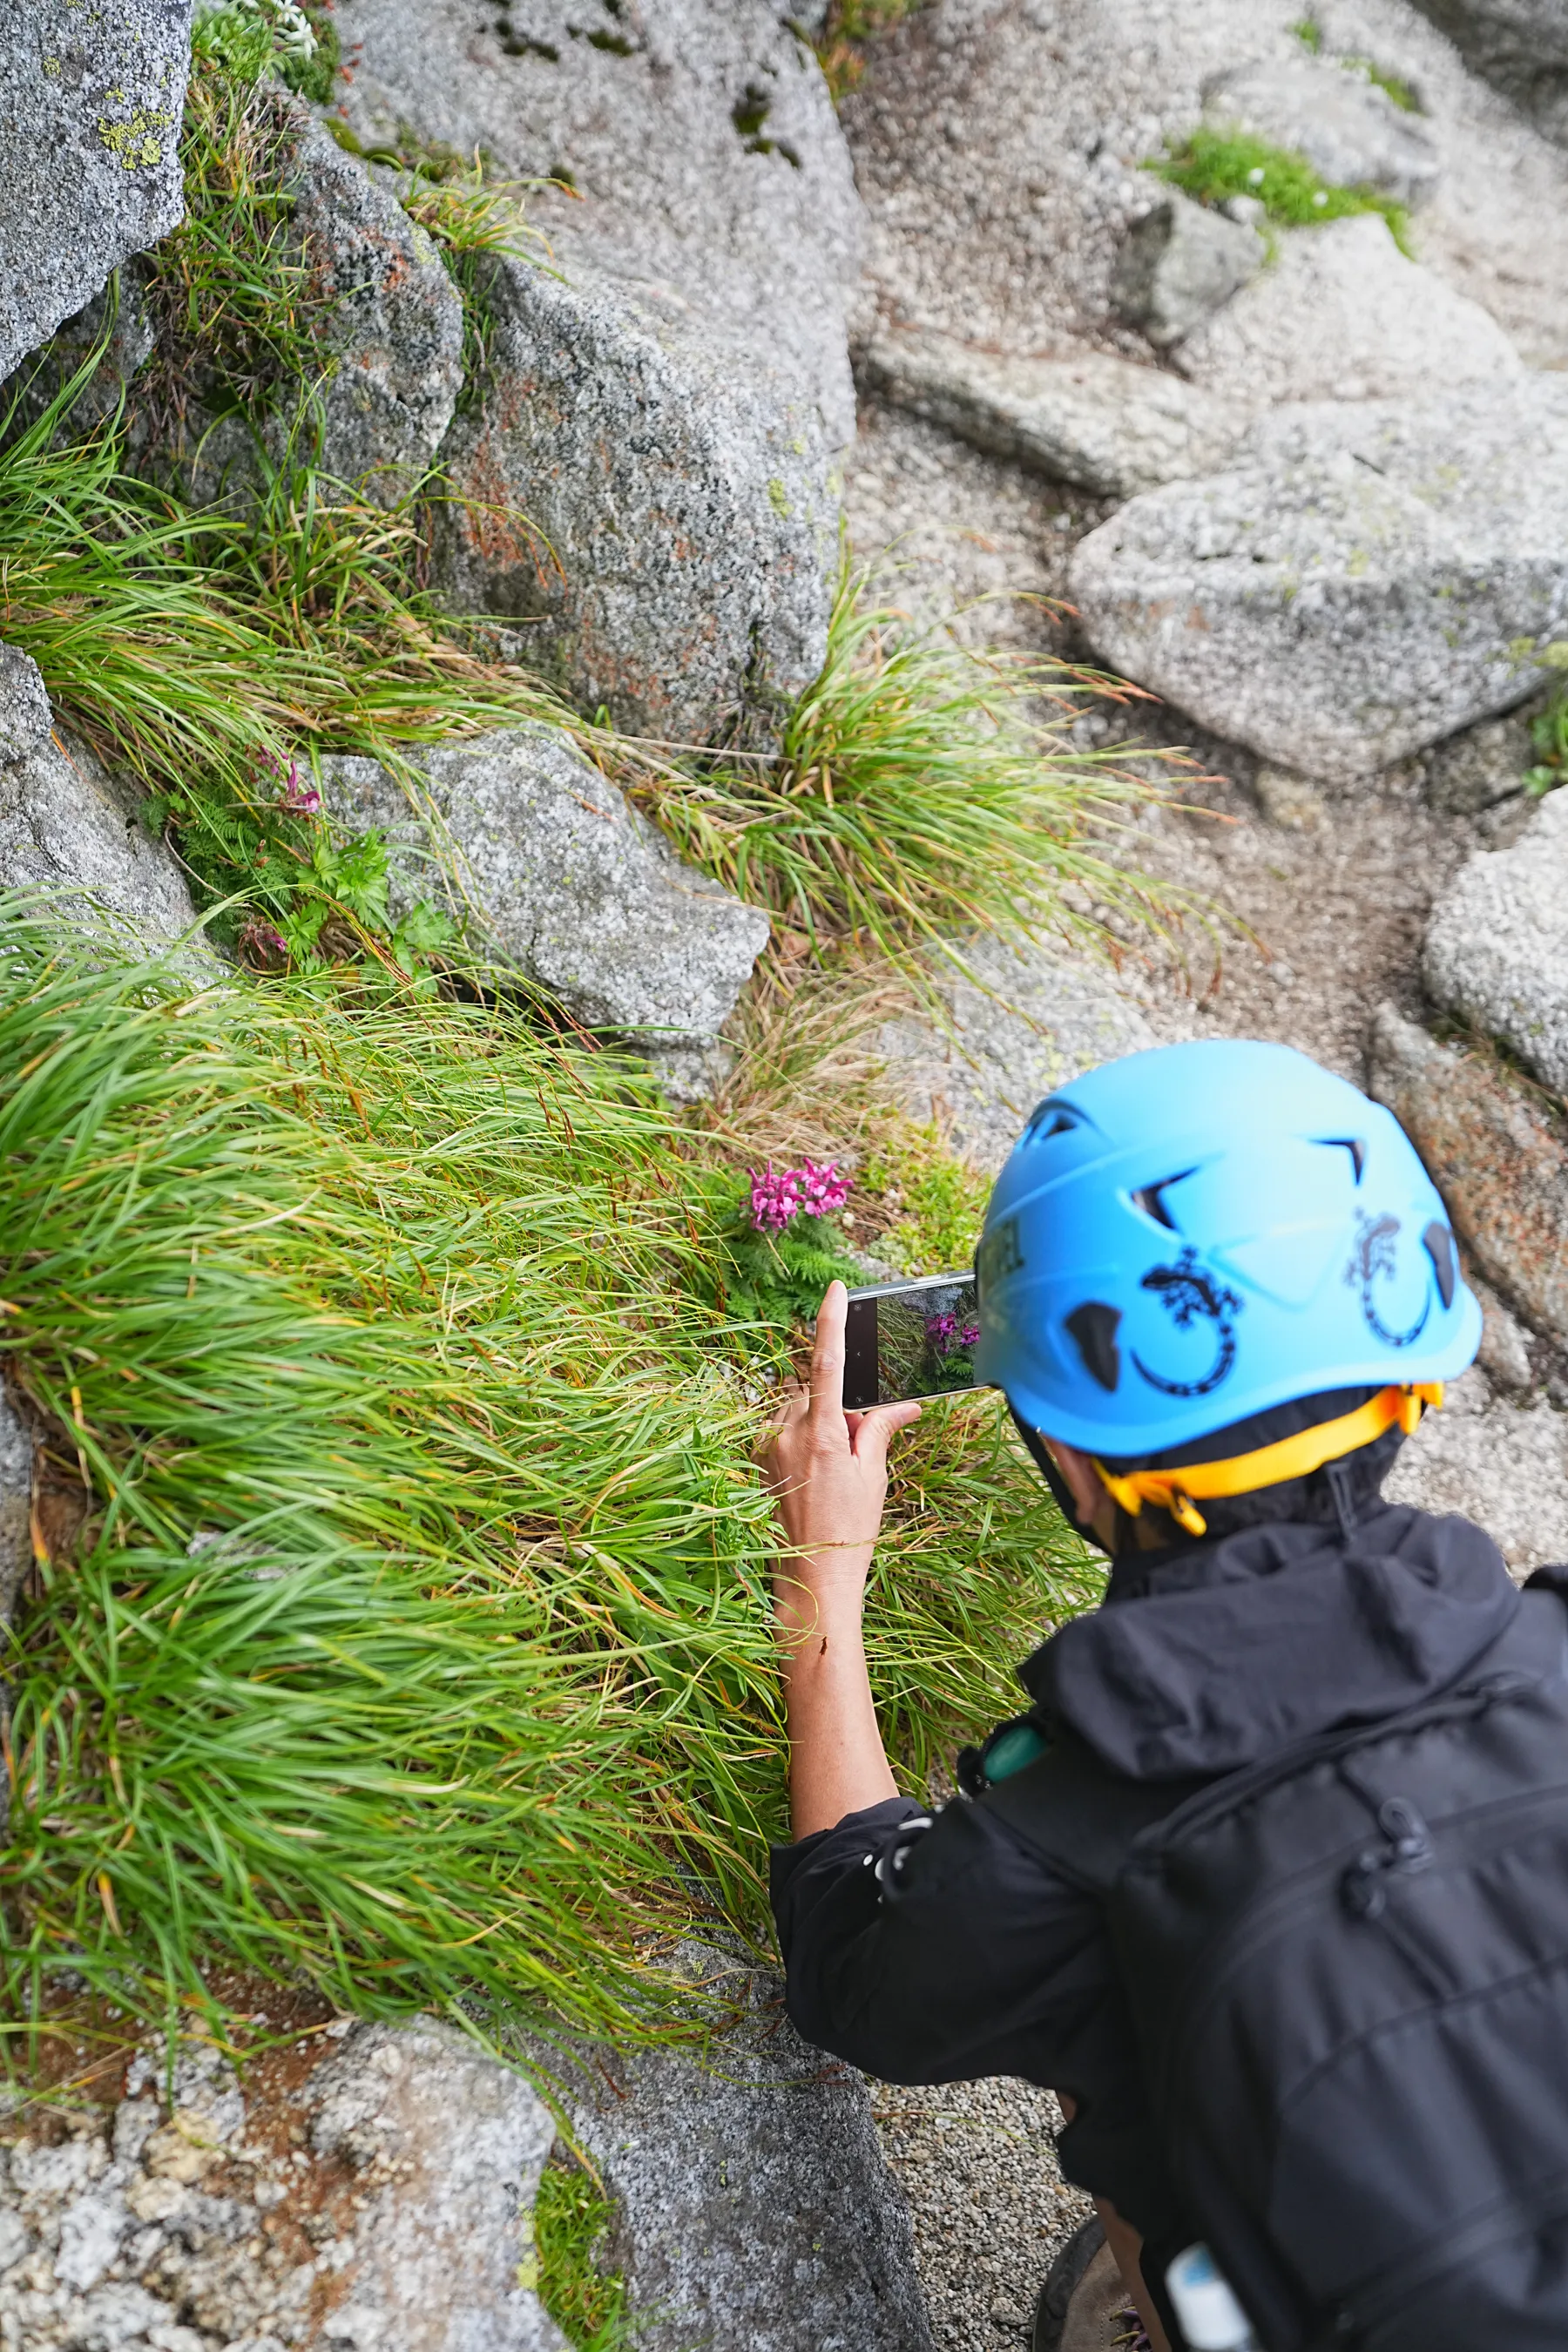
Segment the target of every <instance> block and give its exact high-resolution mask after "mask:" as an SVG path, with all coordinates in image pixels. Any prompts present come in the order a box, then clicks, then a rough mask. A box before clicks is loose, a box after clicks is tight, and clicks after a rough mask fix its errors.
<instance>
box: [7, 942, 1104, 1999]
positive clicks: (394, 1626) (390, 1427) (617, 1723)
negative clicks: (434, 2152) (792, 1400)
mask: <svg viewBox="0 0 1568 2352" xmlns="http://www.w3.org/2000/svg"><path fill="white" fill-rule="evenodd" d="M0 920H3V921H4V922H5V926H6V941H7V955H6V958H5V962H4V964H3V966H0V1104H3V1105H4V1108H3V1110H0V1237H3V1255H0V1300H3V1302H4V1305H3V1308H0V1357H3V1359H4V1362H5V1369H6V1370H7V1372H8V1375H9V1377H10V1378H11V1379H12V1380H13V1381H16V1383H17V1384H18V1385H19V1386H20V1388H21V1390H22V1391H23V1392H24V1393H25V1395H26V1397H27V1398H28V1399H29V1400H30V1402H31V1403H32V1405H33V1407H34V1409H35V1410H36V1411H37V1412H39V1413H40V1414H41V1415H42V1416H43V1417H44V1420H45V1423H46V1425H47V1428H48V1430H49V1431H50V1432H51V1433H52V1436H51V1441H50V1449H49V1459H50V1463H51V1465H53V1466H52V1468H51V1469H50V1472H49V1479H50V1480H52V1481H53V1482H54V1486H56V1487H58V1491H59V1492H61V1493H63V1494H65V1495H66V1496H71V1495H74V1496H77V1497H78V1498H79V1501H81V1502H85V1503H86V1505H87V1507H88V1516H87V1518H86V1522H85V1525H84V1527H83V1528H82V1530H81V1533H80V1536H79V1539H78V1540H77V1541H76V1542H75V1543H74V1544H73V1543H68V1542H61V1543H59V1544H58V1545H57V1546H56V1547H55V1549H54V1556H53V1557H52V1558H50V1559H47V1561H46V1562H45V1563H44V1564H43V1565H42V1567H41V1568H40V1570H39V1572H38V1577H37V1591H36V1594H35V1597H34V1598H33V1599H32V1600H31V1601H30V1602H29V1603H28V1604H27V1605H26V1608H25V1609H24V1612H23V1613H22V1616H21V1619H20V1622H19V1624H18V1627H17V1629H16V1636H15V1645H14V1651H13V1654H12V1656H11V1658H10V1660H9V1662H8V1664H7V1669H6V1674H7V1680H8V1682H9V1684H10V1688H11V1706H12V1713H11V1722H10V1730H9V1740H10V1759H11V1770H12V1788H13V1796H12V1808H11V1822H10V1831H9V1838H10V1843H9V1845H8V1846H7V1847H6V1848H5V1851H4V1852H3V1853H0V1888H3V1889H4V1895H3V1903H4V1919H3V1933H0V1949H3V1959H0V1986H3V1990H4V1995H5V2000H6V2003H7V2006H8V2010H9V2012H10V2013H11V2014H13V2015H16V2016H20V2017H21V2018H22V2019H24V2020H26V2018H27V2017H28V2016H30V2015H36V2014H37V2012H38V2011H39V2010H40V2009H41V2008H42V2007H44V2006H45V2005H47V2000H48V1997H49V1993H50V1990H51V1988H52V1987H53V1986H54V1985H55V1984H56V1983H57V1982H58V1979H59V1978H60V1975H61V1973H62V1972H63V1971H70V1972H74V1975H75V1977H78V1978H80V1979H85V1980H86V1983H87V1984H88V1986H89V1989H93V1988H96V1989H98V1990H108V1991H110V1992H111V1993H112V1997H113V1998H115V1999H116V2000H120V2001H121V2003H125V2002H129V2003H131V2004H132V2006H135V2007H140V2008H142V2009H143V2010H156V2009H159V2008H161V2007H162V2006H163V2004H164V2003H166V2002H167V2001H168V2000H176V1999H196V2000H202V1999H203V1998H204V1997H205V1996H204V1992H203V1986H204V1971H205V1970H207V1969H213V1968H215V1967H216V1968H222V1967H234V1966H239V1967H242V1968H245V1969H252V1970H256V1971H258V1972H260V1973H261V1974H262V1975H264V1976H268V1977H271V1978H276V1979H295V1978H296V1976H297V1975H298V1976H302V1977H303V1978H304V1979H306V1980H308V1981H309V1982H310V1983H311V1984H313V1985H316V1986H318V1987H320V1988H321V1990H323V1991H324V1992H325V1993H326V1994H327V1995H328V1996H329V1997H330V1998H331V2000H334V2001H335V2002H338V2003H341V2004H342V2005H343V2006H345V2007H353V2008H355V2009H359V2010H362V2011H371V2012H379V2013H387V2014H395V2013H402V2012H406V2011H409V2010H412V2009H415V2008H419V2007H427V2008H433V2009H436V2010H437V2011H446V2012H447V2013H448V2014H452V2015H455V2016H458V2018H459V2020H460V2021H462V2020H467V2019H468V2018H469V2017H470V2016H471V2014H472V2000H473V1998H474V1997H475V1996H476V1995H477V1996H479V1998H481V2000H489V2002H491V2003H502V2004H505V2005H506V2006H507V2008H508V2011H509V2013H513V2014H515V2013H517V2012H518V2011H522V2012H523V2013H524V2014H527V2015H531V2016H532V2017H534V2018H535V2019H536V2020H538V2021H545V2022H548V2021H550V2020H552V2019H554V2020H561V2021H565V2022H566V2023H568V2024H570V2025H572V2026H574V2028H576V2029H577V2030H579V2031H586V2032H592V2033H596V2034H608V2035H616V2034H622V2035H631V2036H640V2035H645V2034H648V2033H656V2032H679V2031H689V2030H692V2019H691V2011H690V2007H689V1995H688V1994H685V1993H679V1992H675V1993H672V1991H671V1990H670V1989H669V1988H668V1987H667V1986H666V1984H665V1981H664V1979H663V1978H662V1976H661V1974H660V1971H659V1967H658V1954H659V1951H660V1949H661V1948H663V1939H664V1938H665V1937H669V1936H673V1935H675V1934H678V1933H679V1932H681V1931H683V1930H685V1929H686V1928H687V1927H689V1925H690V1923H691V1921H692V1918H693V1916H703V1915H705V1914H706V1915H707V1916H711V1906H718V1907H719V1908H720V1909H721V1910H722V1911H723V1912H725V1913H726V1914H727V1915H728V1916H731V1918H733V1919H735V1920H737V1921H739V1922H741V1923H742V1924H746V1925H749V1926H750V1927H751V1928H752V1930H753V1932H755V1933H758V1934H759V1935H760V1934H761V1933H762V1932H763V1923H764V1918H765V1913H764V1907H763V1886H762V1877H761V1872H762V1865H763V1857H764V1853H765V1845H766V1840H767V1838H768V1836H769V1835H770V1834H773V1833H776V1832H777V1831H778V1830H779V1828H780V1826H781V1822H782V1804H783V1759H782V1750H781V1734H780V1722H779V1702H778V1696H777V1689H776V1681H775V1674H774V1666H773V1652H772V1643H771V1635H770V1631H769V1622H768V1615H769V1612H768V1599H767V1581H768V1567H769V1555H770V1544H771V1538H770V1531H769V1520H768V1514H767V1507H766V1502H765V1498H764V1497H763V1495H762V1493H761V1492H760V1490H759V1486H758V1483H757V1480H756V1477H755V1475H754V1473H753V1472H752V1468H751V1465H750V1455H751V1448H752V1442H753V1436H754V1430H755V1421H754V1409H753V1407H752V1404H750V1403H749V1402H748V1401H747V1400H748V1396H749V1395H752V1394H754V1393H755V1385H756V1381H757V1379H758V1376H759V1373H760V1372H761V1371H762V1370H763V1369H764V1368H765V1367H766V1366H767V1365H768V1364H770V1363H772V1362H775V1361H776V1360H777V1355H778V1348H779V1335H778V1334H777V1332H776V1330H772V1329H768V1328H754V1327H753V1328H743V1327H739V1326H737V1325H736V1324H735V1323H734V1322H733V1321H732V1320H731V1319H728V1318H723V1317H721V1316H720V1315H718V1314H716V1313H715V1311H714V1310H713V1309H712V1308H711V1307H710V1306H709V1305H708V1304H707V1303H706V1302H707V1301H708V1299H709V1298H710V1297H711V1295H712V1293H713V1289H714V1276H715V1270H716V1267H718V1266H720V1265H721V1262H722V1254H723V1247H724V1244H723V1236H722V1232H721V1228H720V1227H719V1226H718V1224H717V1223H715V1222H713V1221H711V1220H710V1218H709V1216H708V1213H707V1210H706V1206H705V1198H706V1196H705V1194H704V1191H703V1187H702V1184H701V1182H700V1175H701V1167H700V1163H697V1162H694V1160H693V1159H692V1157H691V1155H692V1153H693V1151H694V1150H697V1149H698V1148H699V1147H698V1143H697V1140H696V1139H694V1138H693V1136H692V1135H691V1134H690V1133H689V1131H687V1130H683V1129H677V1128H675V1127H673V1126H672V1125H671V1124H670V1121H669V1119H668V1115H667V1114H666V1113H664V1112H662V1111H661V1110H660V1109H658V1107H657V1106H656V1105H655V1103H654V1102H653V1101H652V1100H651V1098H650V1097H649V1093H648V1090H647V1087H646V1085H639V1084H638V1083H637V1082H636V1081H634V1079H633V1078H632V1077H631V1076H630V1074H629V1073H628V1072H627V1071H626V1070H624V1069H621V1068H617V1066H616V1065H615V1064H614V1063H613V1062H612V1061H611V1060H610V1059H609V1057H607V1056H603V1055H600V1056H590V1057H588V1058H586V1059H584V1058H580V1057H575V1056H573V1055H569V1054H567V1053H566V1052H564V1051H563V1049H562V1048H560V1047H559V1046H557V1045H552V1044H550V1043H549V1042H548V1041H546V1040H543V1039H542V1038H541V1037H540V1036H538V1035H537V1034H532V1033H531V1032H530V1031H529V1030H528V1029H527V1028H525V1027H523V1026H521V1024H509V1023H508V1022H506V1021H505V1020H504V1019H502V1018H500V1016H498V1015H496V1014H494V1013H484V1012H482V1011H480V1010H479V1009H474V1008H469V1009H464V1008H461V1007H458V1006H455V1005H452V1004H449V1003H442V1002H439V1001H430V1000H425V999H417V998H410V997H409V996H408V995H407V994H406V993H405V992H397V991H395V990H393V991H389V992H384V993H383V994H382V995H380V996H379V997H378V996H377V995H375V994H374V992H371V993H368V994H367V993H366V992H363V990H362V991H360V992H358V993H357V994H353V993H344V992H343V990H342V987H341V986H340V985H337V984H332V983H329V982H327V981H325V980H322V981H320V982H315V983H312V984H310V985H309V986H304V985H292V986H280V987H279V988H278V989H276V990H273V991H261V992H258V991H256V990H254V989H249V988H244V987H229V988H226V989H222V990H216V991H213V992H209V993H208V994H206V995H205V996H204V997H202V998H199V999H197V1000H195V1001H190V1000H188V999H183V998H181V997H180V996H179V995H178V994H176V993H174V992H172V991H170V990H168V989H166V988H165V987H163V986H162V985H160V984H159V983H158V982H157V981H156V978H155V976H154V975H153V974H150V973H149V972H148V971H145V970H138V969H135V968H126V967H123V966H121V965H120V964H119V963H117V962H116V961H114V960H113V958H112V957H111V956H110V954H109V953H108V951H107V950H104V949H102V948H92V947H90V946H88V947H84V948H82V949H80V950H75V951H69V950H66V949H65V948H64V947H62V946H61V945H60V944H59V942H58V940H57V939H56V937H55V936H54V934H53V933H52V932H51V931H50V930H49V929H47V928H46V927H44V926H43V925H41V924H38V923H34V922H30V921H29V920H28V919H27V918H26V909H25V908H23V907H22V906H21V905H20V904H18V903H17V902H16V901H15V900H12V901H7V902H5V904H4V905H3V906H0ZM51 1491H52V1490H51ZM1096 1584H1097V1579H1096V1578H1095V1575H1094V1572H1093V1570H1091V1568H1090V1567H1089V1562H1088V1559H1087V1556H1086V1555H1085V1554H1084V1553H1083V1551H1082V1549H1081V1548H1080V1547H1079V1544H1078V1542H1077V1540H1076V1538H1074V1537H1073V1536H1072V1535H1070V1534H1069V1533H1068V1530H1067V1528H1065V1527H1064V1526H1063V1525H1062V1523H1061V1521H1060V1519H1059V1517H1058V1516H1057V1514H1056V1512H1055V1509H1054V1507H1053V1506H1052V1505H1051V1503H1050V1500H1049V1497H1048V1496H1047V1493H1046V1490H1045V1488H1044V1486H1042V1485H1041V1484H1040V1482H1039V1481H1038V1479H1037V1476H1036V1475H1035V1473H1034V1471H1033V1470H1032V1468H1031V1467H1030V1466H1029V1465H1027V1464H1026V1462H1025V1461H1024V1460H1023V1458H1022V1456H1021V1455H1020V1454H1019V1453H1018V1450H1017V1448H1016V1445H1015V1444H1013V1442H1012V1441H1011V1439H1010V1436H1009V1434H1008V1433H1007V1430H1006V1426H1005V1417H1004V1416H1002V1415H1001V1414H1000V1412H998V1410H997V1409H996V1403H995V1401H994V1400H993V1399H984V1400H973V1401H968V1400H966V1401H964V1402H963V1403H962V1404H960V1405H958V1406H956V1407H952V1408H946V1409H941V1410H937V1411H933V1412H930V1413H928V1415H927V1418H926V1420H925V1422H924V1423H922V1424H921V1428H920V1429H919V1430H918V1431H917V1432H915V1433H913V1435H912V1437H911V1439H910V1441H909V1442H907V1443H905V1444H903V1446H902V1451H901V1454H900V1465H899V1470H898V1474H897V1477H896V1480H895V1496H894V1502H893V1506H892V1510H891V1514H890V1520H889V1530H888V1535H887V1538H886V1541H885V1543H884V1545H883V1547H882V1549H881V1550H880V1552H879V1560H878V1566H877V1570H876V1575H875V1580H874V1584H873V1589H872V1592H871V1596H870V1603H869V1611H868V1638H869V1644H870V1651H871V1657H872V1668H873V1674H874V1676H875V1679H876V1685H877V1688H878V1691H879V1700H880V1705H881V1707H882V1715H883V1722H884V1726H885V1728H886V1731H887V1734H888V1737H889V1742H890V1744H891V1748H892V1751H893V1753H894V1754H895V1756H896V1757H897V1758H898V1759H899V1765H900V1771H901V1773H902V1774H903V1776H904V1778H905V1780H906V1784H907V1785H909V1786H910V1787H911V1788H914V1789H920V1788H923V1786H924V1785H925V1779H926V1775H927V1773H928V1772H929V1770H930V1769H931V1767H932V1766H933V1764H935V1763H936V1762H937V1761H938V1760H939V1759H941V1758H942V1755H943V1754H944V1752H945V1751H946V1750H947V1748H948V1747H949V1745H950V1743H951V1742H952V1740H953V1739H954V1738H956V1737H958V1736H960V1735H961V1734H963V1733H968V1732H970V1731H972V1730H973V1727H975V1726H976V1725H981V1724H984V1722H986V1721H987V1720H988V1719H990V1718H993V1717H995V1716H996V1715H998V1714H1001V1713H1005V1712H1006V1711H1007V1709H1008V1707H1009V1706H1011V1704H1012V1697H1011V1692H1010V1687H1009V1684H1010V1675H1009V1664H1010V1661H1011V1660H1012V1659H1013V1658H1014V1657H1016V1655H1017V1654H1019V1653H1020V1652H1021V1651H1022V1650H1023V1649H1024V1648H1026V1646H1028V1645H1029V1644H1030V1643H1032V1642H1033V1641H1034V1640H1035V1639H1037V1637H1038V1634H1039V1633H1040V1631H1041V1629H1042V1627H1043V1625H1044V1623H1045V1622H1046V1621H1047V1620H1051V1619H1056V1618H1058V1617H1059V1616H1060V1615H1061V1614H1062V1613H1063V1612H1065V1611H1068V1610H1071V1609H1074V1608H1076V1607H1079V1606H1081V1605H1083V1604H1084V1603H1085V1602H1086V1601H1088V1600H1089V1598H1090V1597H1091V1596H1092V1594H1093V1592H1094V1591H1095V1589H1096ZM465 2000H468V2003H469V2007H468V2009H464V2008H463V2007H462V2006H461V2004H462V2003H463V2002H464V2001H465ZM682 2020H684V2021H685V2023H684V2024H682V2022H681V2021H682Z"/></svg>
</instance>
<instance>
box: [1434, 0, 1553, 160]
mask: <svg viewBox="0 0 1568 2352" xmlns="http://www.w3.org/2000/svg"><path fill="white" fill-rule="evenodd" d="M1415 6H1416V7H1417V8H1419V9H1420V11H1421V14H1422V15H1423V16H1428V17H1430V18H1431V20H1432V22H1433V24H1434V25H1436V27H1437V29H1438V31H1439V32H1442V33H1447V36H1448V38H1449V39H1450V40H1451V41H1452V42H1453V44H1454V46H1455V47H1456V48H1457V49H1458V52H1459V55H1460V56H1461V57H1462V58H1464V60H1465V63H1466V64H1467V65H1468V67H1469V68H1470V70H1471V72H1472V73H1478V74H1480V75H1482V76H1483V77H1484V78H1485V79H1486V80H1488V81H1489V82H1490V83H1491V84H1492V85H1493V87H1494V88H1495V89H1500V90H1501V91H1502V92H1503V94H1504V96H1505V97H1507V98H1511V99H1512V100H1513V102H1514V104H1515V105H1516V106H1517V107H1519V108H1520V109H1521V111H1522V112H1523V113H1525V114H1527V115H1528V116H1529V117H1530V119H1531V121H1532V122H1534V123H1535V124H1536V125H1537V126H1538V128H1539V129H1541V130H1542V131H1545V133H1546V135H1547V137H1548V138H1550V139H1559V140H1561V141H1563V143H1564V145H1568V14H1565V13H1564V11H1563V7H1562V5H1561V0H1415Z"/></svg>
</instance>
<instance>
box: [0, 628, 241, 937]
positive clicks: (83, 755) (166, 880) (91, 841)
mask: <svg viewBox="0 0 1568 2352" xmlns="http://www.w3.org/2000/svg"><path fill="white" fill-rule="evenodd" d="M0 889H5V890H16V889H37V890H38V891H40V892H41V893H43V894H46V895H45V899H44V902H43V903H44V904H46V905H47V908H48V909H49V910H51V911H53V912H56V913H58V914H59V915H61V916H62V917H66V918H69V919H76V920H81V919H87V920H89V921H95V922H107V925H108V927H109V928H110V929H111V930H112V931H114V932H116V933H118V934H119V935H120V936H121V939H123V940H124V941H125V942H126V944H127V945H128V946H130V947H131V948H132V950H136V951H138V952H145V953H148V954H157V953H161V952H162V951H163V950H164V949H166V948H168V947H170V946H172V945H173V944H174V942H175V941H176V940H180V939H182V938H184V935H185V934H186V933H187V932H190V931H191V930H192V929H194V926H195V919H196V917H195V908H194V907H193V906H192V904H191V894H190V891H189V890H188V888H187V887H186V886H185V878H184V875H183V874H182V873H181V871H180V868H179V866H177V865H176V863H175V861H174V856H173V855H172V853H171V852H170V851H169V850H168V849H167V848H166V847H165V846H164V845H163V843H162V842H161V841H153V840H150V839H149V838H148V836H147V835H146V833H145V832H144V831H143V829H142V824H141V821H140V819H139V818H138V816H137V814H136V812H135V809H134V807H133V806H132V803H130V802H129V800H128V799H127V798H126V797H125V796H124V795H122V794H121V792H120V791H119V790H118V789H117V788H116V786H115V785H114V784H113V783H111V782H110V779H109V777H108V776H106V775H105V773H104V772H103V770H102V768H101V767H100V765H99V763H98V761H96V760H95V759H94V758H93V756H92V753H91V752H90V751H89V750H88V749H87V747H86V745H85V744H81V743H78V742H75V741H72V742H70V743H69V748H68V749H67V748H64V747H63V746H62V745H61V744H59V743H57V742H56V741H55V740H54V739H53V737H52V735H51V733H50V714H49V703H48V697H47V694H46V693H45V691H44V682H43V680H42V678H41V677H39V676H38V672H37V667H35V665H34V664H33V663H32V662H31V661H29V660H28V658H27V656H26V655H25V654H21V653H18V652H17V651H16V648H15V647H14V646H0ZM181 960H182V962H183V963H184V965H185V966H186V967H187V968H188V969H190V970H192V971H195V972H205V973H210V974H212V975H215V976H216V972H217V971H218V969H219V967H218V963H217V960H216V957H215V956H214V954H213V952H212V950H211V949H210V948H208V947H207V946H206V945H205V942H204V941H203V940H200V939H199V938H196V939H191V940H187V941H186V944H185V946H184V948H183V949H182V950H181Z"/></svg>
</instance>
